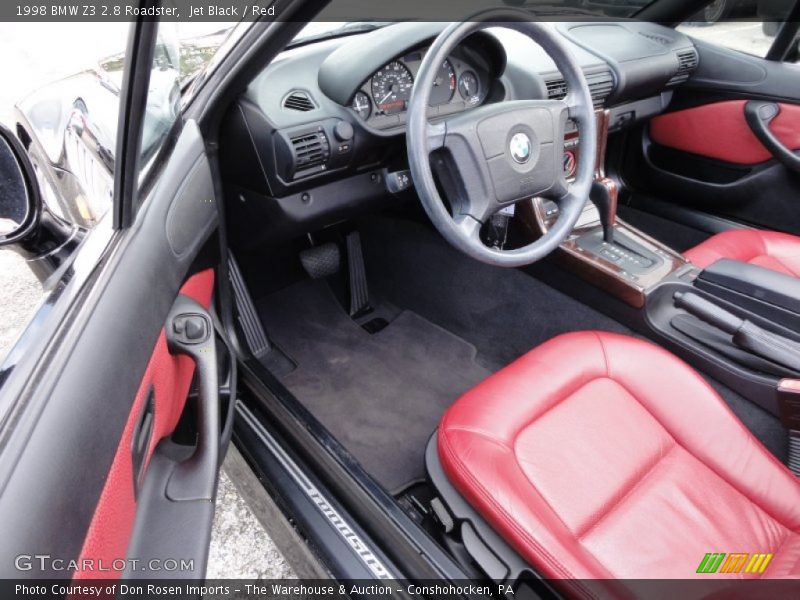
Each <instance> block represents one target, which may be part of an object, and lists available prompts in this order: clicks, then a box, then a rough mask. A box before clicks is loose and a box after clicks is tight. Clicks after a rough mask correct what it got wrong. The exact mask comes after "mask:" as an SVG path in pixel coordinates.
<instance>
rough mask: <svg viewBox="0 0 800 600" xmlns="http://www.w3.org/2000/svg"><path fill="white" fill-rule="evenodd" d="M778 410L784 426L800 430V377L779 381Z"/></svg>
mask: <svg viewBox="0 0 800 600" xmlns="http://www.w3.org/2000/svg"><path fill="white" fill-rule="evenodd" d="M778 410H779V411H780V417H781V422H782V423H783V424H784V426H786V427H787V428H788V429H790V430H795V431H798V430H800V379H781V380H780V381H779V382H778Z"/></svg>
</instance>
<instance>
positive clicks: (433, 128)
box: [427, 121, 447, 152]
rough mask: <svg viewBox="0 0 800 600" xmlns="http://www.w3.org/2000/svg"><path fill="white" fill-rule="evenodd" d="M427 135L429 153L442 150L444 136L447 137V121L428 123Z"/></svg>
mask: <svg viewBox="0 0 800 600" xmlns="http://www.w3.org/2000/svg"><path fill="white" fill-rule="evenodd" d="M427 133H428V135H427V137H428V151H429V152H433V151H434V150H439V149H441V148H443V147H444V141H445V136H446V135H447V121H437V122H436V123H429V124H428V130H427Z"/></svg>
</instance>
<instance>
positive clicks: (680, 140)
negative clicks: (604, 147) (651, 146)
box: [650, 100, 800, 166]
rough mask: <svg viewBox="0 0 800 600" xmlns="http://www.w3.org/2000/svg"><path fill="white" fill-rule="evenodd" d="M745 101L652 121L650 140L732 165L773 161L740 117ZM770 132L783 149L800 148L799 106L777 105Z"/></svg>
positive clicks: (710, 105)
mask: <svg viewBox="0 0 800 600" xmlns="http://www.w3.org/2000/svg"><path fill="white" fill-rule="evenodd" d="M746 103H747V101H746V100H728V101H724V102H712V103H710V104H704V105H701V106H697V107H694V108H687V109H684V110H678V111H675V112H672V113H668V114H666V115H661V116H658V117H655V118H654V119H652V121H651V122H650V138H651V139H652V140H653V142H654V143H656V144H659V145H661V146H664V147H667V148H672V149H673V150H680V151H682V152H688V153H690V154H696V155H699V156H705V157H707V158H713V159H716V160H719V161H722V162H727V163H733V164H736V165H750V166H755V165H757V164H759V163H764V162H767V161H770V160H772V159H773V156H772V154H771V153H770V151H769V150H767V148H765V147H764V146H763V145H762V143H761V142H760V141H759V140H758V138H757V137H756V136H755V134H754V133H753V131H752V130H751V129H750V126H749V125H748V124H747V122H746V120H745V116H744V106H745V104H746ZM779 106H780V109H781V112H780V113H779V114H778V116H777V117H775V119H774V120H773V121H772V123H770V129H771V130H772V132H773V133H774V134H775V135H776V136H777V137H778V139H780V140H781V142H783V144H784V145H785V146H787V147H788V148H791V149H792V150H796V149H798V148H800V106H798V105H795V104H786V103H779Z"/></svg>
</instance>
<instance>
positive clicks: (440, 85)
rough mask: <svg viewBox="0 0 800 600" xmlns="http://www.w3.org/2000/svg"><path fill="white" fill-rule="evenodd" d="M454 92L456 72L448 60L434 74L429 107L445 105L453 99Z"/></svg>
mask: <svg viewBox="0 0 800 600" xmlns="http://www.w3.org/2000/svg"><path fill="white" fill-rule="evenodd" d="M455 91H456V72H455V70H454V69H453V65H452V64H450V61H449V60H445V61H444V62H443V63H442V66H441V67H440V68H439V72H438V73H437V74H436V79H434V80H433V89H432V90H431V99H430V105H431V106H439V105H440V104H446V103H448V102H450V100H452V98H453V94H455Z"/></svg>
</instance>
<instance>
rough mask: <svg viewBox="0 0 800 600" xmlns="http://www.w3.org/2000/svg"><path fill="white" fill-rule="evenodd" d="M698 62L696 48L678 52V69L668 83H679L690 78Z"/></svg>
mask: <svg viewBox="0 0 800 600" xmlns="http://www.w3.org/2000/svg"><path fill="white" fill-rule="evenodd" d="M697 63H698V58H697V51H695V50H694V49H691V50H681V51H680V52H678V70H677V72H676V73H675V75H673V76H672V79H670V80H669V83H668V85H678V84H679V83H683V82H684V81H686V80H687V79H689V76H690V75H691V74H692V71H694V70H695V69H696V68H697Z"/></svg>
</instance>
